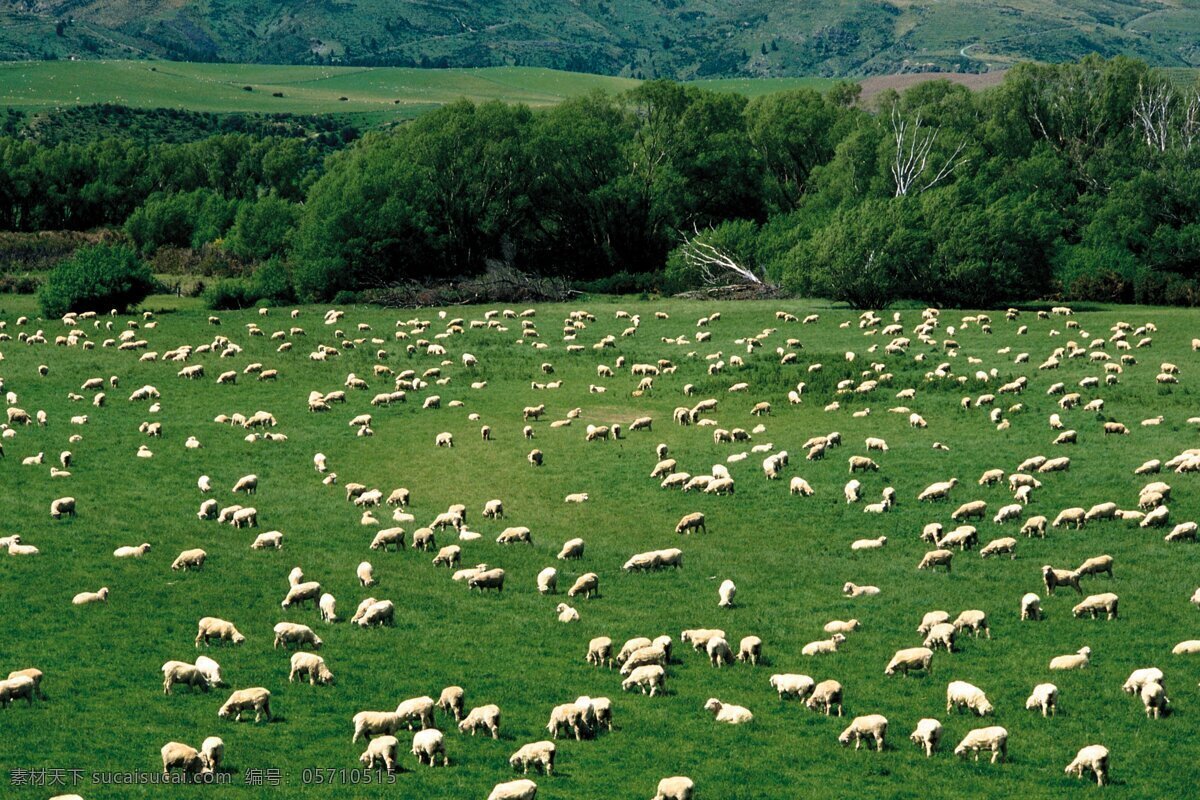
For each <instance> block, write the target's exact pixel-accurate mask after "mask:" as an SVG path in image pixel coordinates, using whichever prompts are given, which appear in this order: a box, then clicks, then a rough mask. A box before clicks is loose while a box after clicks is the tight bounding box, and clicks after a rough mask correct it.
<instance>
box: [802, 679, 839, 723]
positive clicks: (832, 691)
mask: <svg viewBox="0 0 1200 800" xmlns="http://www.w3.org/2000/svg"><path fill="white" fill-rule="evenodd" d="M804 705H805V706H807V707H808V709H809V710H810V711H818V710H820V711H823V712H824V713H825V716H829V715H830V713H831V712H832V711H833V707H834V706H837V715H838V716H839V717H840V716H842V685H841V684H840V683H838V682H837V681H835V680H832V679H831V680H824V681H821V682H820V683H818V684H817V685H816V686H814V687H813V690H812V694H810V695H809V697H808V699H807V700H805V701H804Z"/></svg>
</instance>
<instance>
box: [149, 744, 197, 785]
mask: <svg viewBox="0 0 1200 800" xmlns="http://www.w3.org/2000/svg"><path fill="white" fill-rule="evenodd" d="M159 752H160V753H161V754H162V765H163V775H166V776H168V777H170V775H171V770H173V769H178V770H182V771H183V774H184V779H185V780H194V779H195V777H196V776H197V775H200V774H201V773H202V772H205V769H204V761H203V759H201V758H200V752H199V751H198V750H196V748H194V747H191V746H189V745H186V744H183V743H182V742H167V743H166V744H164V745H163V746H162V748H161V749H160V750H159Z"/></svg>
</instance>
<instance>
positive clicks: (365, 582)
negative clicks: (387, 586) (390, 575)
mask: <svg viewBox="0 0 1200 800" xmlns="http://www.w3.org/2000/svg"><path fill="white" fill-rule="evenodd" d="M355 574H356V575H357V576H358V585H359V586H374V585H375V584H376V583H377V581H376V580H375V568H374V567H372V566H371V562H370V561H363V562H362V563H360V564H359V565H358V568H357V569H356V570H355Z"/></svg>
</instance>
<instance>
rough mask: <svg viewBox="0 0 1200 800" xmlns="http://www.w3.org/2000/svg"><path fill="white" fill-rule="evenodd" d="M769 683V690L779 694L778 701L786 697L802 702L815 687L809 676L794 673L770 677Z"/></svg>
mask: <svg viewBox="0 0 1200 800" xmlns="http://www.w3.org/2000/svg"><path fill="white" fill-rule="evenodd" d="M769 683H770V686H771V688H772V689H774V690H775V691H776V692H778V693H779V699H780V700H783V699H786V698H788V697H794V698H796V699H797V700H803V699H805V698H806V697H808V695H809V694H811V693H812V690H813V687H814V686H816V682H815V681H814V680H813V679H812V678H810V677H809V676H807V675H799V674H796V673H782V674H778V675H772V676H771V679H770V681H769Z"/></svg>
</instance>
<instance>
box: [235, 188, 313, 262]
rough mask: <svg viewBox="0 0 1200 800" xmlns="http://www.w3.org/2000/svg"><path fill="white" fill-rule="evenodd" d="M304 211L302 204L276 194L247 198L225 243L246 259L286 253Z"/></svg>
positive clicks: (240, 207)
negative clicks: (301, 207) (252, 198)
mask: <svg viewBox="0 0 1200 800" xmlns="http://www.w3.org/2000/svg"><path fill="white" fill-rule="evenodd" d="M300 213H301V212H300V207H299V206H298V205H296V204H295V203H289V202H288V201H286V200H283V199H281V198H280V197H278V196H277V195H274V194H269V195H266V196H264V197H260V198H259V199H258V200H245V201H243V202H242V203H241V204H240V205H239V206H238V210H237V215H236V216H235V217H234V220H233V227H232V228H230V229H229V235H228V236H227V237H226V238H225V247H226V249H228V250H229V252H231V253H233V254H234V255H235V256H237V257H238V258H240V259H243V260H245V261H262V260H264V259H267V258H271V257H272V256H281V255H284V254H285V253H286V251H287V247H288V241H289V239H290V238H291V235H292V231H293V230H294V229H295V227H296V224H297V223H298V221H299V218H300Z"/></svg>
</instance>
